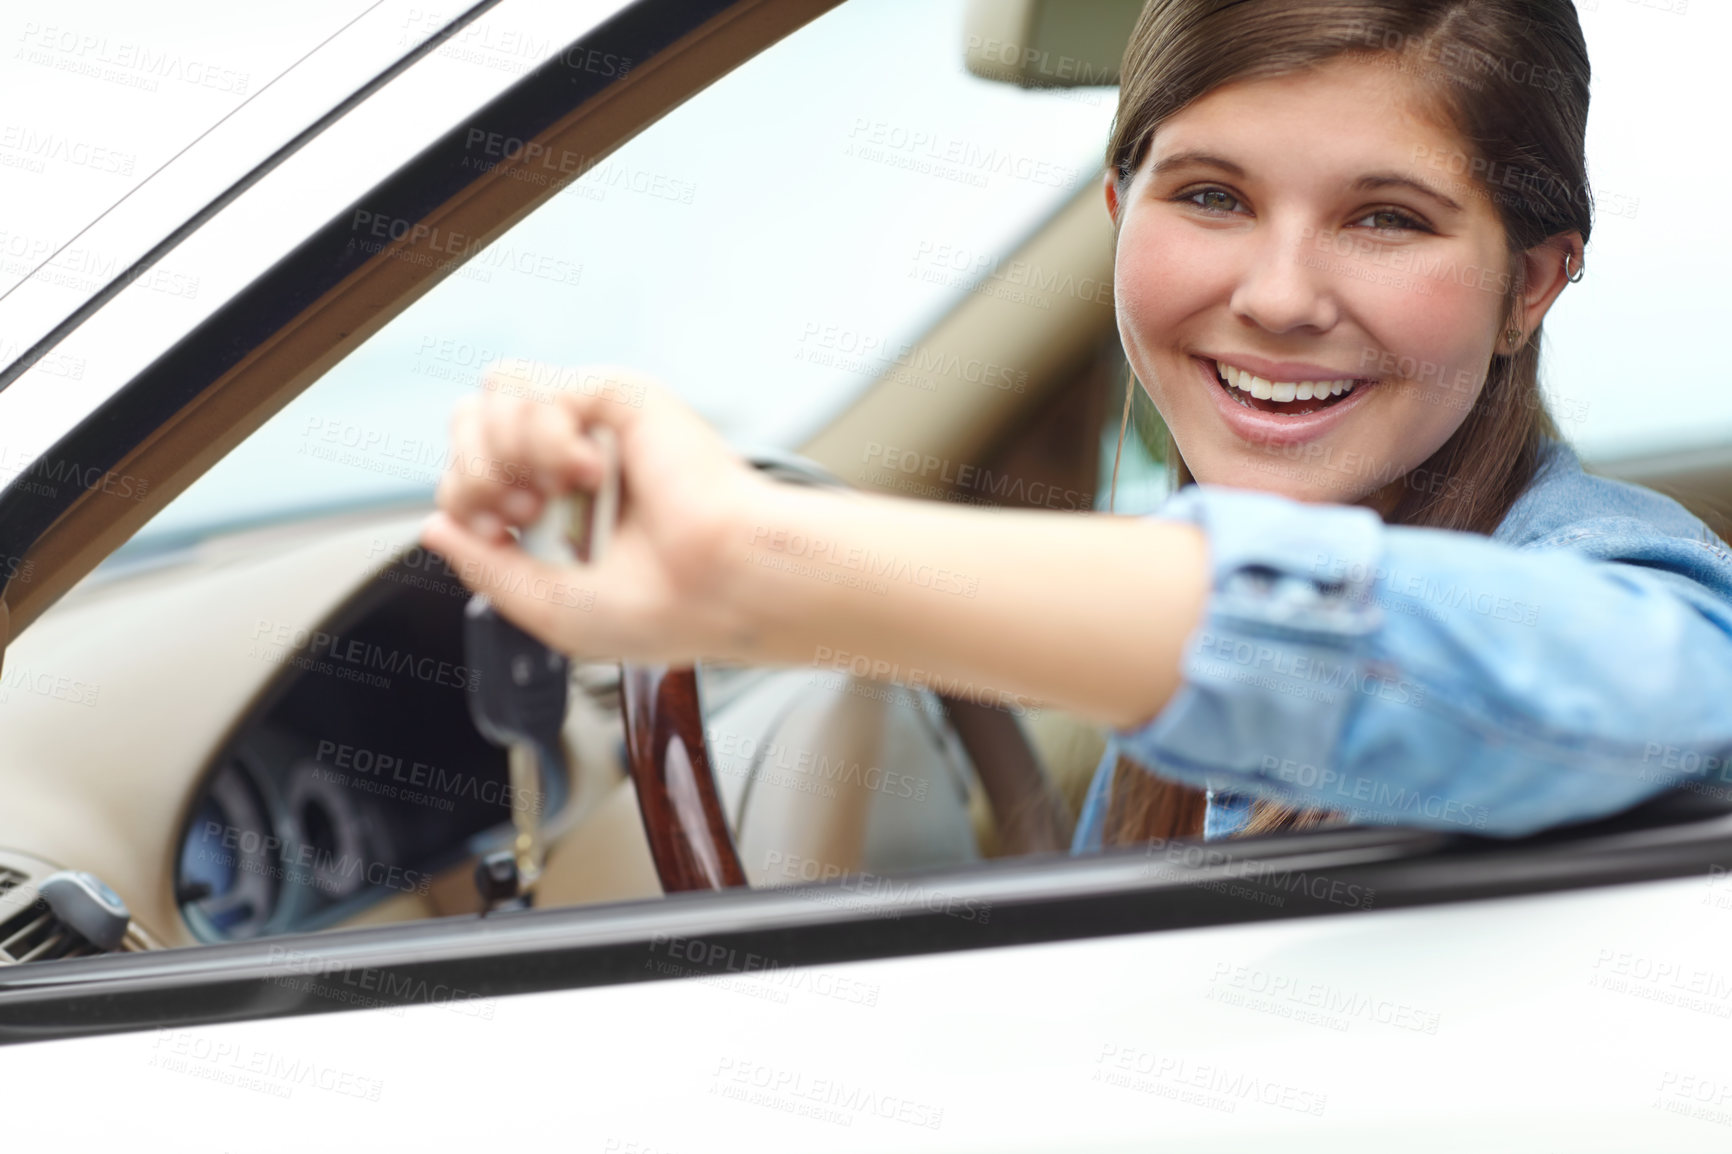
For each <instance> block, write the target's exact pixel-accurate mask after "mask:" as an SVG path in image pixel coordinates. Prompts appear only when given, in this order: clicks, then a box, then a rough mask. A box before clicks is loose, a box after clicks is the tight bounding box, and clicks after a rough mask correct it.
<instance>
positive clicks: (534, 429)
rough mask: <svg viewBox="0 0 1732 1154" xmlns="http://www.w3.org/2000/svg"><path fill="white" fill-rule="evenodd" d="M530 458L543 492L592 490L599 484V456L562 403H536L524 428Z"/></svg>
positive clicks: (537, 481)
mask: <svg viewBox="0 0 1732 1154" xmlns="http://www.w3.org/2000/svg"><path fill="white" fill-rule="evenodd" d="M524 442H525V444H526V445H527V446H528V452H529V462H530V465H531V467H532V468H534V470H535V474H536V484H537V486H538V487H539V488H540V489H541V490H542V491H543V492H549V493H551V492H569V491H571V490H573V489H583V490H586V491H587V490H593V489H595V488H596V487H597V486H599V485H600V484H601V459H600V455H599V454H598V453H597V451H596V449H595V445H594V443H593V442H591V441H590V439H589V438H588V437H586V436H584V435H583V434H582V433H581V432H580V430H579V425H578V420H577V417H576V416H575V415H574V414H573V413H571V411H570V410H568V409H567V408H566V407H565V406H563V405H558V404H552V403H548V404H537V405H535V406H533V410H532V411H531V412H530V413H529V416H528V425H527V427H526V428H525V430H524Z"/></svg>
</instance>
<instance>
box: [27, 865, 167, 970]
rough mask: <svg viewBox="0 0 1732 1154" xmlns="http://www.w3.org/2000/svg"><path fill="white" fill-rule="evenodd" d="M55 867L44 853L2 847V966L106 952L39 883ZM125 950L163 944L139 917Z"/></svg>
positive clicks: (125, 941)
mask: <svg viewBox="0 0 1732 1154" xmlns="http://www.w3.org/2000/svg"><path fill="white" fill-rule="evenodd" d="M54 872H55V867H54V866H52V865H50V864H49V863H47V862H45V861H42V860H41V859H39V858H35V857H30V856H28V855H25V854H21V853H17V852H15V851H12V850H0V966H9V965H14V964H16V963H19V962H49V961H58V960H61V959H65V958H84V957H90V956H92V955H95V954H100V953H103V952H104V951H103V950H102V949H101V948H99V947H98V946H96V945H93V944H92V943H91V942H89V941H87V940H86V939H85V937H84V936H83V935H82V934H80V933H79V932H78V931H77V930H74V929H73V928H72V927H71V926H68V925H67V924H66V923H64V922H62V921H61V920H60V919H59V918H58V917H56V916H55V914H54V911H53V910H51V909H50V908H49V907H48V903H47V902H45V901H43V900H42V898H41V897H40V896H38V894H37V892H36V886H37V884H38V883H39V882H41V881H42V880H43V879H45V878H47V877H48V876H49V875H51V874H53V873H54ZM117 948H118V949H120V950H124V951H133V950H151V949H160V948H161V947H160V946H159V945H158V944H157V942H156V940H155V939H154V938H152V937H151V936H150V935H149V934H147V933H146V932H145V931H144V930H143V929H141V928H140V927H139V925H138V922H137V921H136V920H134V921H133V923H132V924H131V925H130V926H128V927H127V930H126V937H125V938H123V939H122V940H121V943H120V945H119V947H117Z"/></svg>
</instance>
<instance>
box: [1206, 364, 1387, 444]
mask: <svg viewBox="0 0 1732 1154" xmlns="http://www.w3.org/2000/svg"><path fill="white" fill-rule="evenodd" d="M1191 360H1192V362H1193V363H1194V364H1196V366H1197V371H1198V373H1199V374H1201V376H1202V379H1203V383H1204V385H1205V386H1206V387H1207V388H1208V390H1209V394H1210V396H1211V397H1213V398H1214V402H1215V409H1216V411H1217V412H1218V413H1219V414H1220V415H1221V418H1222V420H1223V421H1224V422H1225V423H1226V424H1227V426H1228V428H1230V429H1231V430H1232V431H1233V432H1234V433H1235V434H1236V435H1237V436H1238V437H1239V438H1240V439H1241V440H1244V441H1247V442H1250V443H1252V444H1257V445H1285V444H1295V443H1302V442H1305V441H1310V440H1314V439H1316V438H1318V437H1321V436H1323V435H1324V434H1325V433H1327V432H1328V431H1329V430H1331V429H1333V428H1334V427H1335V426H1336V425H1338V424H1340V423H1341V421H1342V420H1344V419H1345V418H1346V416H1347V415H1348V414H1349V413H1351V412H1353V411H1354V410H1355V409H1357V408H1359V407H1360V406H1361V405H1363V404H1364V403H1365V398H1366V397H1368V396H1370V395H1372V394H1374V393H1375V392H1377V389H1378V385H1379V383H1380V382H1378V381H1375V380H1366V379H1363V378H1354V377H1352V376H1351V375H1350V374H1342V375H1340V376H1331V375H1330V374H1329V372H1328V370H1326V369H1322V368H1320V367H1314V366H1291V365H1278V364H1273V363H1270V362H1257V363H1256V364H1254V365H1247V366H1245V369H1246V370H1247V371H1252V372H1254V371H1255V370H1257V369H1264V370H1267V371H1269V372H1272V373H1274V374H1276V376H1275V377H1274V378H1270V377H1265V378H1264V379H1265V380H1266V381H1267V380H1274V379H1280V374H1282V373H1288V374H1290V376H1288V377H1287V378H1286V379H1287V380H1289V381H1292V380H1293V379H1294V378H1299V379H1305V378H1307V377H1308V378H1310V379H1311V380H1316V381H1322V380H1330V381H1338V380H1341V379H1343V377H1346V379H1348V380H1351V381H1353V382H1354V383H1353V384H1352V386H1351V388H1344V389H1343V390H1342V392H1341V393H1340V394H1339V395H1336V394H1335V393H1334V392H1333V390H1332V391H1331V393H1330V395H1329V396H1328V397H1327V398H1326V399H1323V400H1321V401H1320V400H1317V399H1316V398H1315V397H1313V398H1312V399H1311V400H1309V401H1298V400H1297V399H1295V400H1294V401H1291V402H1285V403H1284V402H1280V401H1275V400H1273V399H1269V400H1260V399H1258V398H1256V397H1253V396H1252V395H1251V394H1250V393H1248V392H1246V391H1245V390H1243V389H1238V388H1234V387H1232V386H1231V385H1229V384H1228V383H1227V382H1226V381H1225V380H1223V379H1222V378H1221V375H1220V373H1219V372H1218V371H1217V369H1216V361H1215V360H1214V359H1212V358H1204V357H1192V358H1191ZM1227 363H1228V364H1229V365H1231V364H1232V362H1231V361H1229V362H1227ZM1258 375H1261V374H1258ZM1313 388H1314V389H1315V386H1313ZM1259 391H1261V390H1259Z"/></svg>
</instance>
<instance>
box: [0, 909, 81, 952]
mask: <svg viewBox="0 0 1732 1154" xmlns="http://www.w3.org/2000/svg"><path fill="white" fill-rule="evenodd" d="M101 952H102V951H101V950H99V949H97V948H96V947H95V946H93V945H91V944H90V943H89V942H87V941H85V940H84V938H82V937H81V936H79V934H78V933H77V931H75V930H73V929H71V928H70V927H68V926H66V925H65V924H64V923H62V922H61V920H60V919H59V918H57V917H55V916H54V911H52V910H50V909H49V908H48V903H47V902H45V901H43V900H42V899H41V898H38V899H36V900H35V901H33V902H31V903H30V904H29V905H27V906H25V907H24V908H23V909H22V910H19V911H18V912H17V913H16V914H13V915H12V916H11V917H10V918H7V919H6V920H5V921H4V922H0V965H7V964H10V963H14V962H51V961H56V960H58V959H61V958H83V957H88V956H90V955H91V954H100V953H101Z"/></svg>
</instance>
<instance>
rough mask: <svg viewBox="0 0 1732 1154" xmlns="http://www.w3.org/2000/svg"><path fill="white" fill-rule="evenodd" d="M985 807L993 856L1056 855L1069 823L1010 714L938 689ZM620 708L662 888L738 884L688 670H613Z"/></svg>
mask: <svg viewBox="0 0 1732 1154" xmlns="http://www.w3.org/2000/svg"><path fill="white" fill-rule="evenodd" d="M939 702H940V703H941V704H942V706H943V708H944V714H945V717H946V718H947V719H948V720H949V722H950V725H951V728H952V729H954V730H955V731H956V735H957V737H958V738H959V739H960V740H961V742H962V745H963V748H964V749H966V750H967V751H968V756H969V759H970V760H971V761H973V762H974V765H975V770H976V772H977V773H979V775H980V779H981V785H982V787H983V788H984V789H985V791H986V796H987V801H988V803H989V804H990V805H991V807H992V812H993V817H994V820H995V822H996V825H997V830H998V840H999V847H1000V852H1001V853H1004V854H1025V853H1055V852H1063V851H1064V850H1065V849H1066V848H1067V847H1068V845H1069V837H1068V833H1067V825H1068V822H1067V821H1066V818H1065V813H1064V808H1063V806H1062V804H1061V803H1060V801H1059V799H1058V796H1057V794H1056V793H1055V792H1054V791H1053V789H1052V788H1051V786H1050V784H1049V783H1048V782H1047V780H1046V775H1045V774H1044V773H1043V772H1042V771H1041V768H1040V762H1039V759H1038V758H1036V756H1035V753H1034V750H1033V749H1031V748H1030V747H1029V744H1028V739H1027V737H1025V736H1024V734H1023V732H1022V728H1021V727H1020V726H1019V725H1017V723H1016V718H1015V717H1013V716H1011V715H1010V714H1009V713H1005V712H1003V711H1002V710H998V709H994V708H992V707H991V706H987V705H982V704H980V703H979V702H976V701H970V700H967V699H963V698H954V697H947V696H945V695H943V694H940V695H939ZM619 708H620V716H621V719H622V720H623V721H624V722H625V748H626V761H627V763H628V765H629V767H630V770H631V777H632V784H633V785H634V786H635V787H636V789H637V798H638V812H639V814H640V815H641V816H642V818H643V828H644V833H645V835H646V836H647V837H648V838H649V847H650V856H651V857H652V858H653V859H654V861H655V867H656V874H657V876H658V877H660V879H661V884H662V891H663V892H664V893H675V892H679V891H684V890H714V889H726V888H728V887H731V886H743V885H746V884H747V882H746V871H745V869H744V867H742V866H741V864H740V855H739V851H738V850H736V849H735V847H734V838H733V834H732V833H731V832H730V831H729V829H728V821H727V816H726V814H725V813H724V812H723V810H722V801H721V794H720V793H719V792H718V790H717V789H716V778H715V773H714V771H713V770H712V768H711V765H710V755H709V749H708V747H707V746H706V745H705V743H704V724H703V715H702V711H701V709H700V707H699V702H698V682H697V670H696V669H694V668H693V667H691V666H685V667H683V668H678V669H670V668H668V667H667V666H661V665H632V664H625V665H622V666H621V667H620V695H619Z"/></svg>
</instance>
